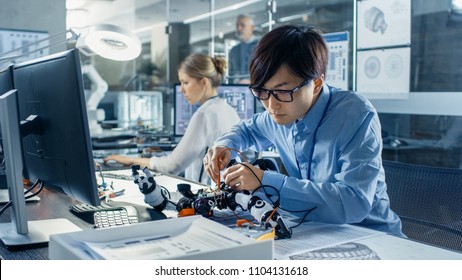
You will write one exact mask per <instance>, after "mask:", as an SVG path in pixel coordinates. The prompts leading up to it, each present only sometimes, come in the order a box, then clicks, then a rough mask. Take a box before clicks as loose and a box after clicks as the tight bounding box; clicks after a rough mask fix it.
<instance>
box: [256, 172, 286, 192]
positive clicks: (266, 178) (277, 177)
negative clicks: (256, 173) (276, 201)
mask: <svg viewBox="0 0 462 280" xmlns="http://www.w3.org/2000/svg"><path fill="white" fill-rule="evenodd" d="M285 178H286V176H285V175H284V174H281V173H277V172H273V171H265V172H264V173H263V178H262V180H261V184H262V185H264V186H272V187H274V188H276V189H277V190H278V191H280V190H281V189H282V185H283V184H284V181H285Z"/></svg>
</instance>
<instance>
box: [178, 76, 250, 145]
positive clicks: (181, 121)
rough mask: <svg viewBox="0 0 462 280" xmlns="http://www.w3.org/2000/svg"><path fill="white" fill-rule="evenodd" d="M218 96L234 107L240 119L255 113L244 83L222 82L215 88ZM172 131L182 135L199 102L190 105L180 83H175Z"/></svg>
mask: <svg viewBox="0 0 462 280" xmlns="http://www.w3.org/2000/svg"><path fill="white" fill-rule="evenodd" d="M217 92H218V96H220V97H221V98H223V99H224V100H226V101H227V102H228V104H229V105H231V106H232V107H233V108H234V109H236V111H237V114H238V115H239V117H240V118H241V120H247V119H250V118H252V116H253V115H254V114H255V98H254V97H253V96H252V94H250V91H249V86H248V85H245V84H223V85H220V86H219V87H218V88H217ZM174 93H175V106H174V116H173V117H174V132H175V136H183V135H184V133H185V131H186V128H187V127H188V123H189V120H190V119H191V117H192V114H193V113H194V112H195V111H196V110H197V108H199V104H195V105H190V104H189V103H188V101H186V99H185V98H184V96H183V92H182V91H181V88H180V85H179V84H175V87H174Z"/></svg>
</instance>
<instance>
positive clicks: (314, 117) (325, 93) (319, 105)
mask: <svg viewBox="0 0 462 280" xmlns="http://www.w3.org/2000/svg"><path fill="white" fill-rule="evenodd" d="M330 94H331V93H330V90H329V87H328V86H327V85H326V84H323V86H322V91H321V92H320V93H319V97H318V100H316V103H314V105H313V106H312V107H311V108H310V110H309V111H308V113H306V114H305V116H303V118H302V119H301V120H300V121H301V122H302V123H303V124H304V125H305V126H306V127H307V128H308V129H309V130H311V131H313V130H314V129H316V127H318V126H319V123H320V122H321V120H322V118H323V117H324V113H325V111H326V108H327V106H329V95H330Z"/></svg>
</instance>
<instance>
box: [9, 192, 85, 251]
mask: <svg viewBox="0 0 462 280" xmlns="http://www.w3.org/2000/svg"><path fill="white" fill-rule="evenodd" d="M39 197H40V201H38V202H27V203H26V208H27V214H28V219H29V220H42V219H54V218H66V219H68V220H70V221H71V222H73V223H74V224H76V225H77V226H78V227H80V228H82V229H91V228H93V226H92V225H90V224H88V223H87V222H85V221H83V220H81V219H79V218H77V217H76V216H74V215H73V214H72V213H71V212H70V211H69V206H71V205H73V204H74V203H78V202H77V201H76V200H73V199H71V198H69V197H68V196H66V195H63V194H61V193H58V192H54V191H51V190H48V189H43V190H42V192H41V193H40V194H39ZM2 205H3V204H2ZM10 215H11V207H10V208H8V209H7V210H6V211H5V212H4V213H3V215H1V216H0V222H2V223H6V222H9V221H10ZM0 255H1V256H2V257H3V259H5V260H46V259H48V248H36V249H28V250H21V251H9V250H8V249H6V248H5V245H3V244H1V245H0Z"/></svg>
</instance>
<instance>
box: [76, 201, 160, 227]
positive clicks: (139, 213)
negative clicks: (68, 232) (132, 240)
mask: <svg viewBox="0 0 462 280" xmlns="http://www.w3.org/2000/svg"><path fill="white" fill-rule="evenodd" d="M69 210H70V211H71V213H73V214H74V215H75V216H77V217H79V218H80V219H82V220H84V221H86V222H87V223H90V224H93V225H94V227H95V228H105V227H114V226H122V225H129V224H135V223H139V222H145V221H154V220H161V219H166V218H167V217H166V216H165V214H164V213H162V212H161V211H158V210H155V209H153V208H151V207H148V206H142V205H138V204H132V203H128V202H120V201H110V202H102V203H101V205H100V206H93V205H89V204H86V203H81V204H74V205H72V207H71V208H70V209H69Z"/></svg>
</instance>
